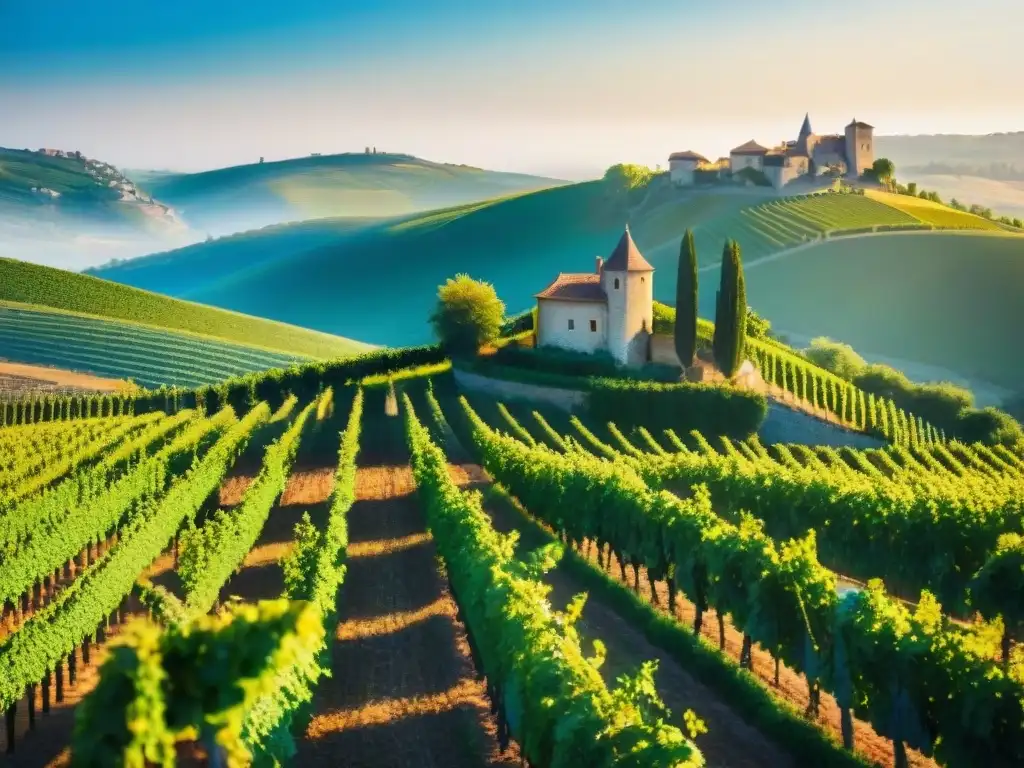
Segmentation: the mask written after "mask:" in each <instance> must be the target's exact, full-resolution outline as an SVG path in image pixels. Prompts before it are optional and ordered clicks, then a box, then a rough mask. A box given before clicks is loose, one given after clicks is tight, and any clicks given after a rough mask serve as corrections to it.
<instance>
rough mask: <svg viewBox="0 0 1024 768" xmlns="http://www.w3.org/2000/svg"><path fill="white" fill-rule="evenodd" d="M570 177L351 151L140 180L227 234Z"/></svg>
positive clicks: (402, 211)
mask: <svg viewBox="0 0 1024 768" xmlns="http://www.w3.org/2000/svg"><path fill="white" fill-rule="evenodd" d="M565 183H566V182H564V181H562V180H560V179H551V178H545V177H540V176H530V175H527V174H519V173H505V172H499V171H489V170H485V169H482V168H476V167H473V166H468V165H453V164H447V163H437V162H432V161H429V160H424V159H422V158H418V157H415V156H413V155H410V154H405V153H383V152H358V153H357V152H347V153H341V154H334V155H320V154H313V155H310V156H308V157H298V158H290V159H286V160H275V161H267V162H262V158H261V161H260V162H256V163H250V164H245V165H236V166H231V167H227V168H217V169H213V170H209V171H202V172H198V173H177V174H176V173H154V174H151V175H150V176H149V177H148V178H147V179H146V181H145V182H144V183H143V185H144V186H145V188H146V189H147V191H148V192H149V193H150V194H152V195H154V196H156V197H159V198H160V199H161V200H166V201H167V202H168V203H170V204H171V205H173V206H174V207H175V208H176V209H177V210H179V211H180V212H181V215H182V217H183V218H184V219H185V220H186V221H188V222H189V224H190V225H192V226H195V227H198V228H200V229H202V230H203V231H205V232H208V233H209V234H211V235H222V234H230V233H234V232H240V231H244V230H247V229H254V228H257V227H262V226H267V225H274V224H280V223H282V222H291V221H299V220H303V219H310V218H321V217H330V216H347V217H351V216H355V217H365V216H372V217H388V216H401V215H407V214H411V213H416V212H418V211H423V210H429V209H435V208H444V207H448V206H453V205H462V204H464V203H469V202H475V201H478V200H485V199H488V198H494V197H500V196H504V195H508V194H514V193H518V192H525V191H532V190H537V189H545V188H549V187H554V186H560V185H562V184H565Z"/></svg>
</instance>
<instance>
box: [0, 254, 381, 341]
mask: <svg viewBox="0 0 1024 768" xmlns="http://www.w3.org/2000/svg"><path fill="white" fill-rule="evenodd" d="M0 301H3V302H16V303H20V304H32V305H37V306H43V307H48V308H51V309H56V310H67V311H70V312H77V313H81V314H88V315H94V316H98V317H100V318H107V319H110V320H120V321H126V322H128V323H136V324H142V325H146V326H150V327H155V328H157V329H163V330H165V331H183V332H186V333H191V334H198V335H201V336H205V337H209V338H212V339H213V340H215V341H220V342H230V343H234V344H242V345H248V346H253V347H258V348H260V349H264V350H271V351H277V352H285V353H289V354H292V355H300V356H308V357H339V356H343V355H347V354H352V353H355V352H358V351H359V350H361V349H365V348H366V345H365V344H361V343H359V342H355V341H350V340H348V339H341V338H337V337H334V336H330V335H328V334H324V333H318V332H316V331H310V330H307V329H305V328H296V327H293V326H287V325H284V324H282V323H275V322H273V321H271V320H264V319H262V318H259V317H247V316H245V315H240V314H238V313H235V312H228V311H225V310H222V309H217V308H214V307H205V306H202V305H198V304H193V303H191V302H186V301H181V300H178V299H172V298H169V297H167V296H159V295H157V294H154V293H149V292H148V291H142V290H138V289H136V288H129V287H127V286H124V285H120V284H118V283H113V282H110V281H108V280H101V279H99V278H96V277H92V276H89V275H81V274H76V273H73V272H65V271H63V270H59V269H53V268H51V267H43V266H39V265H35V264H27V263H25V262H21V261H14V260H12V259H0Z"/></svg>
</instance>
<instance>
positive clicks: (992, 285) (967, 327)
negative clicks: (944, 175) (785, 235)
mask: <svg viewBox="0 0 1024 768" xmlns="http://www.w3.org/2000/svg"><path fill="white" fill-rule="evenodd" d="M711 274H712V275H714V274H716V273H711ZM746 277H747V299H748V301H749V302H750V304H751V306H753V307H755V308H756V309H757V311H758V312H760V313H762V314H764V315H765V316H766V317H767V318H768V319H770V320H771V321H772V323H773V325H774V327H775V328H776V329H777V330H780V331H782V332H784V333H792V334H799V335H801V336H818V335H825V336H830V337H832V338H834V339H841V340H843V341H845V342H847V343H849V344H852V345H853V346H854V348H856V349H857V350H859V351H861V352H862V353H865V354H876V355H883V356H887V357H892V358H901V359H904V360H911V361H916V362H920V363H925V364H927V365H934V366H939V367H943V368H946V369H949V370H952V371H956V372H958V373H960V374H961V375H964V376H967V377H972V378H979V379H982V380H985V381H990V382H992V383H994V384H998V385H1000V386H1004V387H1007V388H1008V389H1011V390H1014V391H1019V390H1020V389H1021V388H1022V382H1024V356H1021V355H1020V353H1019V350H1020V344H1021V342H1020V329H1021V328H1022V327H1024V303H1022V302H1021V286H1022V285H1024V238H1020V237H998V236H989V237H985V236H977V235H970V234H941V233H927V234H907V235H890V236H883V235H880V236H877V237H871V238H865V239H863V240H857V239H851V240H837V241H835V242H825V243H822V244H820V245H815V246H813V247H811V248H808V249H805V250H801V251H798V252H795V253H793V254H791V255H788V256H785V257H783V258H779V259H776V260H772V261H770V262H766V263H764V264H762V265H757V266H754V267H751V268H750V269H748V270H747V274H746ZM707 279H711V275H709V277H708V278H707ZM713 298H714V296H713V294H711V293H710V292H709V291H704V292H703V294H702V304H703V307H702V309H703V310H704V312H708V311H709V310H710V309H711V304H712V300H713Z"/></svg>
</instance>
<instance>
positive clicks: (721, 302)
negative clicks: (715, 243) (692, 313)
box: [711, 240, 732, 369]
mask: <svg viewBox="0 0 1024 768" xmlns="http://www.w3.org/2000/svg"><path fill="white" fill-rule="evenodd" d="M730 269H731V264H730V261H729V241H728V240H726V242H725V248H724V249H723V250H722V267H721V269H720V270H719V272H720V273H721V275H720V278H719V283H718V290H717V291H716V292H715V332H714V335H713V336H712V337H711V352H712V354H713V355H714V358H715V364H716V365H718V367H719V368H720V369H721V368H723V363H722V361H723V360H724V359H725V338H726V337H727V336H728V335H729V322H730V320H731V317H730V316H729V313H728V312H727V311H726V309H725V306H726V303H727V301H728V293H729V290H730V287H731V285H732V278H731V277H730Z"/></svg>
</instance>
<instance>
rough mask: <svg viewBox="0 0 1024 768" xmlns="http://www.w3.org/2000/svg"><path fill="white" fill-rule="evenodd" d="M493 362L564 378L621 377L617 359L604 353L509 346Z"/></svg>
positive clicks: (496, 354) (497, 354) (496, 355)
mask: <svg viewBox="0 0 1024 768" xmlns="http://www.w3.org/2000/svg"><path fill="white" fill-rule="evenodd" d="M491 359H492V360H493V361H494V362H495V363H498V364H499V365H509V366H515V367H517V368H526V369H528V370H533V371H546V372H548V373H555V374H559V375H562V376H617V375H618V372H619V365H618V363H617V362H616V361H615V358H614V357H612V356H611V355H610V354H608V353H607V352H604V351H600V352H595V353H592V354H590V353H586V352H575V351H573V350H569V349H561V348H559V347H537V348H535V349H529V348H523V347H518V346H513V345H511V344H509V345H508V346H505V347H502V348H501V349H499V350H498V351H497V352H495V353H494V354H493V355H492V356H491Z"/></svg>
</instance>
